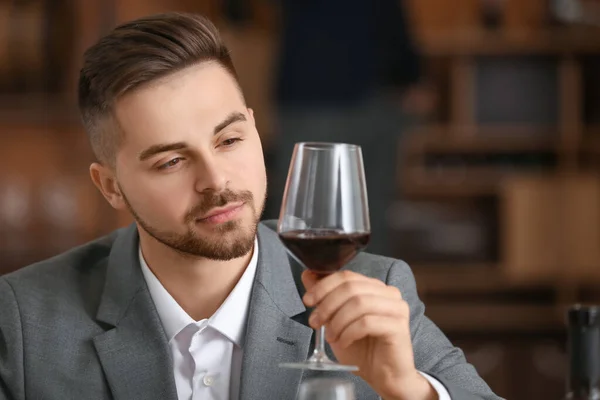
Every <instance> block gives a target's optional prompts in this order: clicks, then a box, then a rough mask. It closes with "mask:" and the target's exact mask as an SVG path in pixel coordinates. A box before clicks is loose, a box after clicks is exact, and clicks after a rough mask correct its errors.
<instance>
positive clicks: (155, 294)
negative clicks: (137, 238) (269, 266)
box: [138, 239, 259, 347]
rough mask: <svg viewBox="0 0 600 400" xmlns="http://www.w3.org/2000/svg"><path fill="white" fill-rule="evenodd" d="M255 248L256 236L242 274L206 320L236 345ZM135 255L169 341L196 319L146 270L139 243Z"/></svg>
mask: <svg viewBox="0 0 600 400" xmlns="http://www.w3.org/2000/svg"><path fill="white" fill-rule="evenodd" d="M258 251H259V250H258V240H256V239H255V241H254V251H253V253H252V258H251V259H250V263H249V264H248V266H247V267H246V270H245V271H244V273H243V274H242V277H241V278H240V280H239V281H238V283H237V284H236V285H235V287H234V288H233V290H232V291H231V293H229V295H228V296H227V298H226V299H225V301H224V302H223V304H221V306H220V307H219V308H218V309H217V311H216V312H215V313H214V314H213V315H212V316H211V317H210V318H209V320H208V325H209V326H211V327H212V328H213V329H215V330H217V331H219V332H220V333H221V334H222V335H224V336H226V337H227V338H228V339H229V340H231V341H232V342H233V343H235V344H236V345H237V346H239V347H243V345H244V334H245V327H246V321H247V319H248V310H249V308H250V295H251V292H252V284H253V282H254V276H255V275H256V267H257V264H258ZM138 255H139V260H140V265H141V267H142V273H143V275H144V279H145V280H146V284H147V285H148V290H149V291H150V296H151V297H152V300H153V301H154V304H155V306H156V311H157V312H158V316H159V318H160V320H161V323H162V325H163V328H164V330H165V333H166V335H167V338H168V340H169V342H171V341H172V340H173V338H174V337H175V336H176V335H177V334H178V333H179V332H180V331H182V330H183V329H184V328H185V327H186V326H188V325H190V324H196V322H197V321H194V320H193V319H192V317H190V316H189V315H188V314H187V313H186V312H185V311H184V310H183V308H181V306H180V305H179V304H178V303H177V301H175V299H174V298H173V296H171V295H170V294H169V292H168V291H167V290H166V289H165V287H164V286H163V285H162V283H160V281H159V280H158V278H157V277H156V276H155V275H154V273H153V272H152V271H151V270H150V268H149V267H148V264H147V263H146V260H144V256H143V255H142V250H141V247H140V248H139V249H138ZM198 322H199V321H198Z"/></svg>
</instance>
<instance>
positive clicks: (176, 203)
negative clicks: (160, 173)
mask: <svg viewBox="0 0 600 400" xmlns="http://www.w3.org/2000/svg"><path fill="white" fill-rule="evenodd" d="M165 186H167V185H165V183H164V182H160V181H154V180H146V179H143V178H140V177H137V178H136V179H134V180H133V181H132V182H130V185H129V190H128V194H127V197H128V199H129V201H130V202H131V205H132V207H134V209H135V211H136V212H138V213H139V214H140V215H141V216H144V217H146V218H150V219H154V220H157V219H158V220H161V219H165V220H166V219H172V218H178V217H180V214H182V213H185V212H186V204H187V203H186V200H187V197H186V195H185V193H182V190H181V189H180V188H179V189H178V186H175V185H170V187H168V188H167V187H165Z"/></svg>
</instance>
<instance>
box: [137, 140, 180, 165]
mask: <svg viewBox="0 0 600 400" xmlns="http://www.w3.org/2000/svg"><path fill="white" fill-rule="evenodd" d="M186 147H188V145H187V143H185V142H177V143H169V144H155V145H153V146H150V147H148V148H147V149H146V150H144V151H142V152H141V153H140V155H139V159H140V161H145V160H147V159H149V158H150V157H152V156H155V155H156V154H159V153H164V152H166V151H173V150H181V149H185V148H186Z"/></svg>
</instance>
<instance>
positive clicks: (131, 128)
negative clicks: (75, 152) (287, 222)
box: [115, 62, 266, 260]
mask: <svg viewBox="0 0 600 400" xmlns="http://www.w3.org/2000/svg"><path fill="white" fill-rule="evenodd" d="M115 115H116V120H117V122H118V124H119V126H120V128H121V130H122V131H123V133H124V141H123V144H122V145H121V147H120V148H119V151H118V154H117V160H116V171H117V173H116V175H117V181H118V185H119V188H120V190H121V193H122V195H123V197H124V200H125V202H126V203H127V206H128V208H129V209H130V211H131V212H132V214H133V216H134V217H135V219H136V222H137V224H138V226H139V227H140V228H141V229H143V230H144V231H146V232H147V233H148V234H149V235H150V236H152V237H154V238H155V239H156V240H158V241H159V242H162V243H163V244H165V245H167V246H169V247H171V248H173V249H175V250H176V251H178V252H180V253H182V254H185V255H194V256H200V257H204V258H209V259H215V260H228V259H232V258H237V257H241V256H243V255H245V254H247V253H248V252H249V251H250V250H251V249H252V245H253V244H254V237H255V234H256V226H257V224H258V222H259V220H260V216H261V214H262V210H263V207H264V201H265V194H266V172H265V165H264V158H263V153H262V147H261V142H260V137H259V135H258V132H257V131H256V127H255V123H254V117H253V114H252V110H249V109H248V108H247V107H246V106H245V103H244V100H243V98H242V94H241V92H240V90H239V88H238V86H237V84H236V82H235V80H234V79H233V78H232V76H231V75H230V74H229V73H228V72H227V71H226V70H225V69H223V68H222V67H221V66H220V65H218V64H216V63H212V62H211V63H202V64H200V65H196V66H192V67H189V68H187V69H185V70H183V71H181V72H177V73H176V74H174V75H171V76H168V77H166V78H164V79H162V80H159V81H157V82H155V83H152V84H150V85H149V86H147V87H143V88H141V89H139V90H135V91H133V92H132V93H130V94H127V95H126V96H124V97H123V98H121V99H120V100H119V101H118V102H117V104H116V105H115Z"/></svg>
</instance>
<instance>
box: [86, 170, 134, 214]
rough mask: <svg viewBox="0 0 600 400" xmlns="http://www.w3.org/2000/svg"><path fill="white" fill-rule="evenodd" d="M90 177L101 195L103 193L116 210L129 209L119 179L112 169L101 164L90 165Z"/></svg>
mask: <svg viewBox="0 0 600 400" xmlns="http://www.w3.org/2000/svg"><path fill="white" fill-rule="evenodd" d="M90 176H91V178H92V182H94V185H96V187H97V188H98V190H99V191H100V193H102V195H103V196H104V198H105V199H106V201H108V203H109V204H110V205H111V206H112V207H113V208H114V209H116V210H126V209H127V204H126V203H125V199H124V197H123V194H122V193H121V189H120V188H119V184H118V182H117V178H116V176H115V173H114V171H113V170H112V169H110V168H108V167H106V166H104V165H102V164H100V163H93V164H92V165H90Z"/></svg>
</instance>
